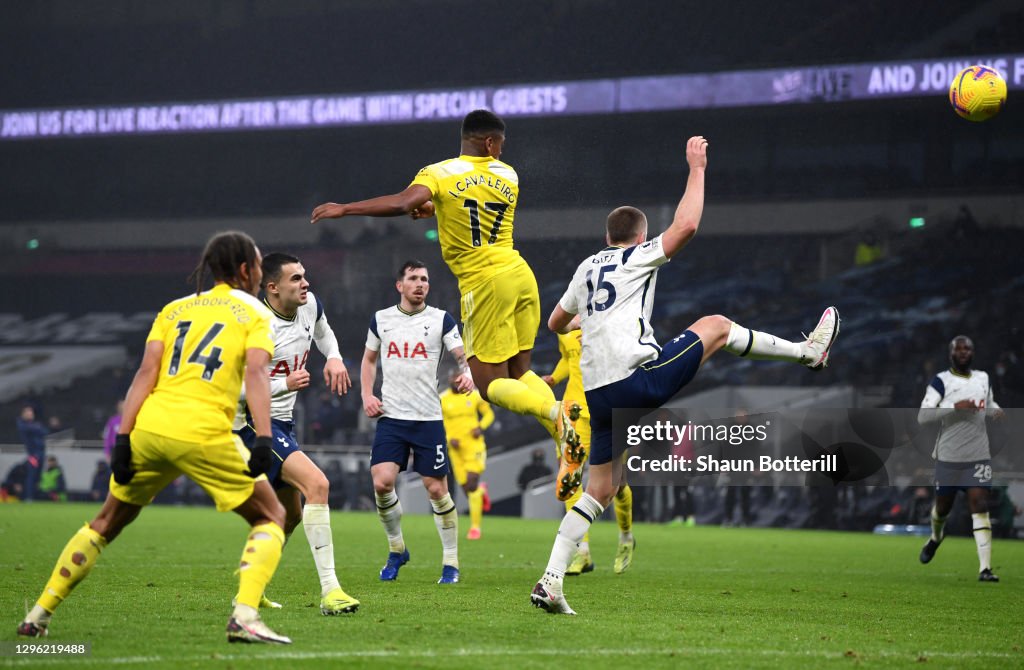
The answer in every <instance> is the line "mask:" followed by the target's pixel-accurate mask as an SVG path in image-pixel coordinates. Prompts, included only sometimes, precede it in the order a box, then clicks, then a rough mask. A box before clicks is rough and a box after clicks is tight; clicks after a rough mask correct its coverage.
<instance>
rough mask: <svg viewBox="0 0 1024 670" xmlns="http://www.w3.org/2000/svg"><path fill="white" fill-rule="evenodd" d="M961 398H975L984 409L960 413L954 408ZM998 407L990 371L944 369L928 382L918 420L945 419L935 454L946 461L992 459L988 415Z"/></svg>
mask: <svg viewBox="0 0 1024 670" xmlns="http://www.w3.org/2000/svg"><path fill="white" fill-rule="evenodd" d="M961 400H973V401H974V402H975V404H977V405H978V406H979V407H980V408H981V409H982V411H980V412H977V413H973V414H971V413H966V412H958V411H957V410H955V409H953V406H954V405H956V403H958V402H959V401H961ZM997 409H999V405H998V404H996V401H995V398H994V397H993V396H992V385H991V384H990V383H989V379H988V373H985V372H982V371H981V370H971V371H970V373H969V374H967V375H961V374H960V373H958V372H955V371H953V370H945V371H943V372H940V373H939V374H937V375H935V379H933V380H932V382H931V384H929V385H928V388H927V390H925V393H924V400H922V401H921V410H920V411H919V412H918V422H919V423H932V422H935V421H941V422H942V428H941V429H940V431H939V437H938V439H936V441H935V450H934V451H933V452H932V457H933V458H935V459H936V460H938V461H943V462H947V463H968V462H973V461H983V460H988V459H989V458H991V454H990V453H989V448H988V432H987V431H986V430H985V416H986V415H988V414H991V413H993V412H995V411H996V410H997Z"/></svg>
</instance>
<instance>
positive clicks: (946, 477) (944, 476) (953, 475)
mask: <svg viewBox="0 0 1024 670" xmlns="http://www.w3.org/2000/svg"><path fill="white" fill-rule="evenodd" d="M991 486H992V461H991V460H989V459H985V460H981V461H967V462H965V463H951V462H949V461H936V462H935V495H940V496H951V495H956V492H957V491H966V490H967V489H976V488H990V487H991Z"/></svg>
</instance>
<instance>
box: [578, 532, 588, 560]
mask: <svg viewBox="0 0 1024 670" xmlns="http://www.w3.org/2000/svg"><path fill="white" fill-rule="evenodd" d="M589 537H590V531H589V530H588V531H587V532H586V533H584V535H583V539H582V540H580V543H579V546H577V547H576V552H577V553H580V554H589V553H590V540H589V539H588V538H589Z"/></svg>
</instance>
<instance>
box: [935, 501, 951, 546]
mask: <svg viewBox="0 0 1024 670" xmlns="http://www.w3.org/2000/svg"><path fill="white" fill-rule="evenodd" d="M948 516H949V515H948V514H947V515H946V516H939V513H938V512H936V511H935V505H932V541H934V542H942V529H943V527H945V525H946V517H948Z"/></svg>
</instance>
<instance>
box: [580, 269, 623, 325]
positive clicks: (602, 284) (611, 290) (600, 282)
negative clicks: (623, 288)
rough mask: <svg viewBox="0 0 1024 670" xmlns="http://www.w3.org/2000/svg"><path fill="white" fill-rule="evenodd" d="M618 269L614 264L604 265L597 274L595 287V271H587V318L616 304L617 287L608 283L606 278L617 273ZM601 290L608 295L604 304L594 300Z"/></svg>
mask: <svg viewBox="0 0 1024 670" xmlns="http://www.w3.org/2000/svg"><path fill="white" fill-rule="evenodd" d="M617 267H618V266H617V265H615V264H614V263H612V264H610V265H602V266H601V269H600V270H599V271H598V273H597V286H594V270H593V269H590V270H587V316H590V315H592V314H593V313H594V312H595V311H597V312H603V311H604V310H606V309H608V308H609V307H611V306H612V305H614V304H615V297H616V296H615V287H614V286H612V283H611V282H610V281H606V280H605V278H604V276H605V275H606V274H610V273H612V272H615V268H617ZM601 289H604V290H605V292H606V294H607V295H605V298H604V302H597V301H595V300H594V295H595V294H596V293H597V292H598V291H600V290H601Z"/></svg>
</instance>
